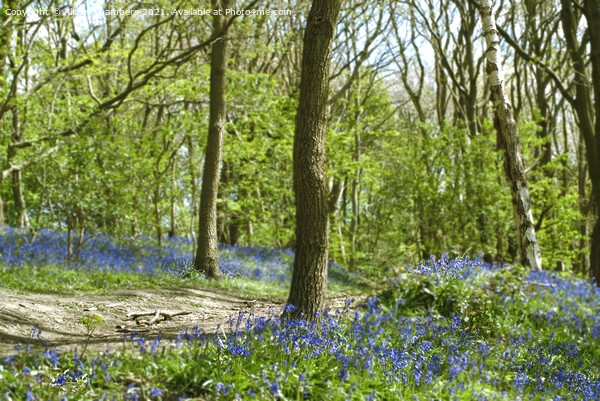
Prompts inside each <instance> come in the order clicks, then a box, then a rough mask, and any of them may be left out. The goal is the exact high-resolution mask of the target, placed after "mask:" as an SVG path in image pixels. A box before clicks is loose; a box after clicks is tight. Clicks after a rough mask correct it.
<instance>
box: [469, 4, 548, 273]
mask: <svg viewBox="0 0 600 401" xmlns="http://www.w3.org/2000/svg"><path fill="white" fill-rule="evenodd" d="M492 3H493V2H492V0H485V1H483V3H482V5H483V6H482V8H481V18H482V23H483V31H484V35H485V40H486V43H487V52H486V59H487V64H486V71H487V73H488V74H489V77H490V78H489V79H490V92H491V100H492V103H493V107H494V126H495V128H496V131H497V133H498V139H499V141H501V142H500V143H501V147H502V148H503V149H504V165H505V170H506V175H507V178H508V182H509V184H510V188H511V195H512V199H513V207H514V211H515V226H516V229H517V244H518V250H519V259H520V260H521V263H527V264H528V265H529V266H530V267H531V268H532V269H541V268H542V256H541V253H540V248H539V246H538V243H537V239H536V236H535V225H534V222H533V215H532V213H531V202H530V196H529V187H528V185H527V179H526V177H525V171H524V168H523V160H522V157H521V147H520V144H519V133H518V130H517V124H516V123H515V120H514V118H513V116H512V113H511V109H510V106H509V105H508V102H507V101H506V97H505V94H504V76H503V73H502V64H501V62H500V39H499V37H498V32H497V30H496V21H495V18H494V14H493V10H492Z"/></svg>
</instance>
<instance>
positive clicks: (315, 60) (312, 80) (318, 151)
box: [288, 0, 341, 319]
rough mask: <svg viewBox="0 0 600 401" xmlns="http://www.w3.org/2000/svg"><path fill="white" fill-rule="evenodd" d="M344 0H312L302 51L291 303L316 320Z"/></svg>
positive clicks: (324, 269)
mask: <svg viewBox="0 0 600 401" xmlns="http://www.w3.org/2000/svg"><path fill="white" fill-rule="evenodd" d="M340 3H341V1H340V0H313V3H312V6H311V9H310V12H309V14H308V20H307V22H306V29H305V31H304V43H303V46H304V47H303V50H302V70H301V77H300V100H299V104H298V112H297V114H296V129H295V133H294V193H295V196H296V256H295V259H294V270H293V273H292V284H291V287H290V295H289V298H288V304H289V305H293V306H294V307H296V308H297V309H296V312H295V313H296V314H297V315H300V314H304V316H305V317H306V318H307V319H315V318H316V316H317V313H318V312H319V310H320V309H321V307H322V306H323V301H324V298H325V289H326V286H327V262H328V245H329V244H328V231H329V220H328V200H329V191H328V187H327V177H326V173H325V133H326V130H327V119H328V101H329V64H330V59H331V44H332V42H333V37H334V34H335V29H336V22H337V17H338V14H339V10H340Z"/></svg>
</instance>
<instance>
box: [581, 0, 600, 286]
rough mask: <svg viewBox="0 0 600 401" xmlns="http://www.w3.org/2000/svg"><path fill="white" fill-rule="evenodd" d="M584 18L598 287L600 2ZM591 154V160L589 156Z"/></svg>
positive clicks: (589, 4) (589, 2) (590, 2)
mask: <svg viewBox="0 0 600 401" xmlns="http://www.w3.org/2000/svg"><path fill="white" fill-rule="evenodd" d="M583 4H584V8H585V17H586V19H587V22H588V31H589V35H590V48H591V57H590V58H591V62H592V84H593V89H594V114H595V115H596V121H595V133H594V135H593V136H592V137H590V138H589V141H586V147H589V148H592V149H593V150H592V151H591V152H589V151H588V168H589V172H590V178H591V180H592V194H593V199H594V206H595V210H594V212H595V219H596V223H595V224H594V230H593V231H592V238H591V239H592V252H591V255H590V270H591V273H592V276H593V277H594V279H595V280H596V284H597V285H600V24H599V23H598V21H600V0H585V1H584V2H583ZM592 154H593V158H591V157H590V156H591V155H592Z"/></svg>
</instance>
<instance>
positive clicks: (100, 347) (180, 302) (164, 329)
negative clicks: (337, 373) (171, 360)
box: [0, 288, 344, 356]
mask: <svg viewBox="0 0 600 401" xmlns="http://www.w3.org/2000/svg"><path fill="white" fill-rule="evenodd" d="M284 301H285V300H283V299H275V300H273V299H267V298H265V299H253V298H243V297H239V296H237V295H235V294H231V293H229V292H226V291H223V290H219V289H196V288H181V289H178V290H159V291H154V290H152V291H146V290H120V291H115V292H112V293H110V294H107V295H99V294H74V295H53V294H27V295H23V294H17V293H14V292H13V291H10V290H5V289H0V356H6V355H10V354H14V353H15V352H16V350H15V348H14V345H15V344H20V345H21V346H22V345H24V344H39V343H40V342H39V340H37V339H35V340H32V339H31V335H32V329H33V327H34V326H35V325H36V324H38V327H39V328H40V329H41V330H42V332H41V336H42V338H43V340H45V341H48V346H50V347H60V348H61V350H62V351H63V352H64V351H70V350H72V349H74V348H75V347H78V348H79V349H81V344H82V342H84V341H86V339H87V335H86V333H87V332H86V328H85V326H84V325H83V324H82V323H81V319H82V318H84V317H86V316H90V315H94V314H96V315H99V316H100V317H101V318H102V321H103V322H104V323H106V324H105V325H100V326H97V328H96V330H95V332H94V335H93V337H92V338H91V340H90V341H89V348H88V349H91V350H94V351H105V350H106V349H107V347H109V346H110V347H113V348H117V349H118V347H119V346H121V345H122V344H123V335H124V333H126V332H133V331H137V332H140V333H143V334H144V335H145V336H146V338H153V337H154V336H156V335H157V334H158V333H159V332H160V333H161V335H162V337H163V338H175V337H176V336H177V335H178V334H179V332H180V329H186V328H191V327H193V326H199V327H202V328H203V329H204V330H205V331H207V332H211V331H214V330H215V329H216V328H217V325H218V324H222V325H223V324H226V322H227V320H228V319H229V318H230V317H237V316H238V314H239V312H240V311H250V310H252V311H254V314H255V316H257V317H258V316H266V315H267V314H268V312H269V310H270V309H272V310H273V311H274V312H275V313H279V312H280V311H281V308H282V307H283V304H284ZM343 301H344V298H334V299H329V300H328V306H329V307H334V308H337V307H340V306H343ZM155 311H159V313H160V312H166V313H172V312H185V313H186V314H182V315H177V316H173V317H172V318H171V319H167V320H161V321H159V322H156V323H152V324H150V325H144V324H143V323H142V324H138V323H137V322H136V320H134V319H133V318H131V317H130V318H128V314H131V313H136V312H153V314H152V315H149V316H143V317H140V318H138V320H151V319H153V318H160V319H163V318H164V316H157V315H156V314H155Z"/></svg>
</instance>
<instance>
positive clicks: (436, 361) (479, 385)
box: [0, 250, 600, 400]
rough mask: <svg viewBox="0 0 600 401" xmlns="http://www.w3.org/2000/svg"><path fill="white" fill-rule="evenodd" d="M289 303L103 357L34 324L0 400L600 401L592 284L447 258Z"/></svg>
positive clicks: (0, 378) (138, 342)
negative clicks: (300, 309) (302, 304)
mask: <svg viewBox="0 0 600 401" xmlns="http://www.w3.org/2000/svg"><path fill="white" fill-rule="evenodd" d="M236 255H237V256H235V257H234V259H232V262H231V263H232V264H233V265H238V264H237V263H236V262H235V258H237V257H239V258H241V259H243V260H247V261H248V264H249V265H251V266H256V267H260V266H261V265H263V263H264V262H263V261H269V260H271V261H273V260H274V258H281V257H282V255H281V253H278V251H269V250H263V251H262V254H261V255H260V256H256V253H253V252H249V253H248V254H246V255H244V253H243V252H240V253H237V254H236ZM55 263H56V262H55ZM224 264H226V262H224ZM278 265H279V264H278V263H275V262H273V263H271V264H269V263H268V262H267V263H264V266H272V267H273V269H274V271H273V272H262V273H256V278H262V277H275V278H277V277H279V276H278V275H280V274H282V273H281V272H279V271H278V270H277V266H278ZM236 274H250V275H252V274H254V273H253V272H252V269H246V270H244V273H236ZM291 308H293V307H291V306H288V310H285V311H272V313H270V314H268V315H267V316H255V315H254V313H253V311H251V310H250V311H246V312H242V313H240V314H239V316H238V318H237V319H232V320H230V321H229V322H224V324H223V326H222V327H220V328H219V329H218V330H217V332H216V333H206V332H204V331H203V330H202V328H201V327H193V328H187V329H185V328H183V329H182V330H181V333H180V335H179V336H178V337H177V338H170V339H167V338H161V337H160V336H158V337H153V338H145V337H143V336H142V335H138V334H136V333H133V334H129V335H128V336H127V337H126V338H125V339H124V344H125V345H124V347H123V349H121V348H119V349H114V350H110V349H109V350H107V351H106V352H104V353H102V354H85V351H82V352H83V353H84V354H83V355H82V354H81V353H78V352H77V350H75V351H72V350H60V349H53V348H48V347H46V346H45V345H44V340H43V333H42V332H41V331H40V330H39V328H38V327H34V328H33V330H32V336H31V337H32V339H31V342H30V344H26V345H17V346H15V354H14V355H13V356H10V357H6V358H4V359H3V360H2V362H1V363H0V400H45V399H53V400H62V399H67V400H75V399H85V400H113V399H114V400H121V399H125V400H147V399H149V400H177V399H244V400H245V399H272V400H277V399H279V400H284V399H285V400H289V399H295V400H301V399H311V400H313V399H314V400H317V399H334V400H338V399H339V400H347V399H348V400H363V399H366V400H395V399H398V400H403V399H406V400H431V399H440V400H447V399H448V400H454V399H456V400H463V399H474V400H496V399H498V400H517V399H523V400H525V399H543V400H546V399H552V400H598V399H600V289H599V288H598V287H597V286H595V285H593V284H591V283H590V282H589V281H587V280H582V279H578V278H573V277H569V276H567V275H565V274H558V273H555V272H548V271H529V270H527V269H525V268H523V267H520V266H502V267H500V266H489V265H485V264H483V263H481V262H480V261H478V260H470V259H454V260H451V259H449V258H447V257H442V258H441V259H439V260H434V259H431V260H429V261H427V262H425V263H421V264H419V265H417V266H408V267H407V268H406V269H404V271H403V272H402V273H401V274H400V275H399V276H398V277H396V278H394V279H393V280H390V281H389V283H388V284H387V286H386V288H385V289H384V290H381V291H379V292H378V293H377V294H376V295H374V296H372V297H371V298H369V300H368V301H367V302H365V303H364V304H362V305H354V304H353V303H352V302H351V301H348V302H347V303H346V307H345V308H343V309H342V310H335V311H324V312H323V313H322V315H321V316H320V319H318V320H317V321H315V322H308V321H305V320H301V319H292V318H289V315H288V314H287V312H289V311H290V310H291Z"/></svg>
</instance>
